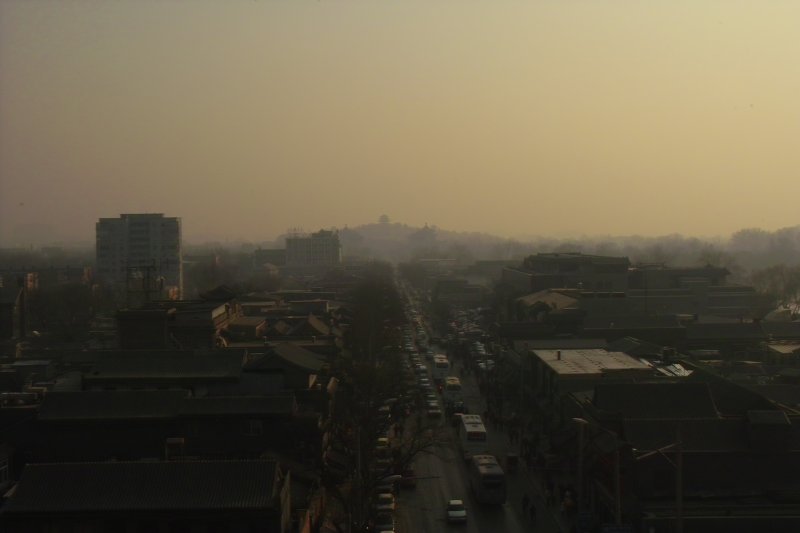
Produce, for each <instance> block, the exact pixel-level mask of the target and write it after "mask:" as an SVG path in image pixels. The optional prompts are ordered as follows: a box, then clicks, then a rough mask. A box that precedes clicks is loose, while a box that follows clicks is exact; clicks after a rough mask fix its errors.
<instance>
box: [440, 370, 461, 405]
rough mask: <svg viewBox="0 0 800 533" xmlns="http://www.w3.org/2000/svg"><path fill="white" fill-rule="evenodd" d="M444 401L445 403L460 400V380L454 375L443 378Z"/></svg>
mask: <svg viewBox="0 0 800 533" xmlns="http://www.w3.org/2000/svg"><path fill="white" fill-rule="evenodd" d="M443 394H444V401H445V403H451V404H452V403H456V402H460V401H461V380H460V379H458V378H457V377H455V376H447V377H446V378H445V379H444V393H443Z"/></svg>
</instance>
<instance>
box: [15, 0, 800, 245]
mask: <svg viewBox="0 0 800 533" xmlns="http://www.w3.org/2000/svg"><path fill="white" fill-rule="evenodd" d="M798 20H800V4H798V3H796V2H728V1H725V2H722V1H705V2H696V1H693V2H689V1H677V2H675V1H671V2H666V1H659V2H646V3H632V2H596V3H595V2H591V3H590V2H538V1H537V2H521V3H517V2H507V3H496V2H488V1H479V2H468V3H461V2H410V3H409V2H402V3H399V2H345V3H342V2H329V1H320V2H267V1H250V2H218V1H194V2H139V1H120V2H89V1H76V2H26V1H13V0H6V1H4V2H3V3H2V4H1V5H0V117H1V118H0V244H26V243H35V244H36V243H44V242H52V241H92V240H93V238H94V224H95V222H96V221H97V219H98V218H100V217H108V216H117V215H118V214H119V213H129V212H131V213H134V212H163V213H167V214H169V215H170V216H178V217H181V218H182V220H183V227H184V236H185V238H186V239H188V240H201V239H223V238H244V239H254V240H258V239H269V238H273V237H275V236H277V235H279V234H281V233H283V232H284V231H286V229H287V228H289V227H295V226H304V227H305V228H306V229H309V230H316V229H319V228H322V227H331V226H338V227H343V226H345V225H351V226H353V225H358V224H363V223H368V222H374V221H376V220H377V219H378V217H379V216H380V215H381V214H383V213H386V214H388V215H389V216H391V219H392V220H397V221H402V222H405V223H408V224H412V225H418V226H421V225H423V224H425V223H429V224H435V225H437V226H438V227H442V228H447V229H451V230H459V231H481V232H487V233H492V234H496V235H500V236H507V237H514V236H519V235H534V234H536V235H548V234H549V235H575V234H610V235H619V234H632V233H637V234H641V235H661V234H668V233H682V234H686V235H728V234H730V233H733V232H735V231H736V230H738V229H741V228H744V227H761V228H764V229H767V230H774V229H775V228H779V227H784V226H790V225H794V224H796V223H797V217H796V215H795V211H796V206H795V204H796V198H797V197H798V194H799V193H800V180H798V179H797V175H796V174H797V169H798V168H800V150H798V149H797V146H798V140H800V100H798V98H797V95H798V93H799V92H800V62H798V61H797V57H796V55H797V54H796V52H797V50H798V49H800V32H797V21H798Z"/></svg>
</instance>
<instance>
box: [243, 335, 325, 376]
mask: <svg viewBox="0 0 800 533" xmlns="http://www.w3.org/2000/svg"><path fill="white" fill-rule="evenodd" d="M276 357H277V358H280V359H282V360H283V361H286V362H288V363H290V364H292V365H293V366H296V367H299V368H302V369H303V370H307V371H309V372H319V371H320V370H322V368H323V367H324V366H325V364H326V362H325V359H324V358H322V357H320V356H318V355H317V354H315V353H314V352H312V351H309V350H306V349H305V348H301V347H300V346H297V345H296V344H294V343H291V342H282V343H280V344H275V345H274V346H273V347H272V349H271V350H270V353H267V354H265V355H264V356H262V357H259V358H258V359H254V360H253V361H251V362H250V363H248V364H247V369H248V370H268V369H271V368H280V367H282V366H283V365H282V364H281V361H279V360H277V359H276Z"/></svg>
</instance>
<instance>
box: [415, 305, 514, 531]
mask: <svg viewBox="0 0 800 533" xmlns="http://www.w3.org/2000/svg"><path fill="white" fill-rule="evenodd" d="M409 318H410V322H412V323H413V324H415V325H416V331H414V332H415V333H416V342H414V338H413V337H412V335H411V331H409V330H406V331H405V334H404V343H403V344H404V346H403V347H404V351H405V352H406V353H407V354H408V357H409V363H410V364H412V365H414V366H413V369H414V372H415V376H416V377H417V379H418V383H419V385H420V387H422V388H423V390H425V398H426V400H425V401H426V408H427V414H428V416H429V417H430V418H440V417H441V414H442V413H441V408H440V407H439V402H438V401H437V398H436V396H435V395H432V394H431V388H432V386H431V385H429V381H428V380H427V376H428V368H426V367H427V366H428V365H425V364H424V363H423V362H422V360H421V357H420V355H421V354H423V353H424V356H425V360H426V361H427V362H429V366H430V377H431V379H432V380H433V385H434V386H435V387H436V390H437V391H438V393H439V394H440V396H441V400H442V404H443V405H444V407H445V413H446V414H447V416H448V418H449V420H451V422H452V425H453V427H454V428H455V431H456V434H457V439H456V442H457V446H458V451H459V452H460V454H461V456H462V458H463V459H464V462H465V465H466V470H467V479H468V484H469V489H470V492H471V494H472V497H473V499H474V501H475V502H477V503H479V504H484V505H502V504H504V503H505V502H506V497H507V483H506V473H505V472H504V471H503V468H502V467H501V466H500V464H499V462H498V460H497V458H496V457H494V456H493V455H490V454H489V439H488V432H487V430H486V427H485V425H484V423H483V420H482V418H481V416H480V415H478V414H472V413H469V412H468V408H467V406H466V405H465V402H464V396H463V386H462V383H461V379H460V378H459V377H457V376H454V375H451V373H452V371H453V366H452V365H451V363H450V361H449V359H448V357H447V355H445V354H441V353H436V351H435V346H430V345H429V344H428V336H427V334H426V332H425V328H424V326H423V323H422V320H421V317H420V315H419V313H417V312H416V311H415V310H410V311H409ZM409 329H410V328H409ZM475 344H476V345H478V343H475ZM480 347H481V348H482V347H483V346H480ZM474 348H475V349H476V351H479V350H478V346H475V347H474ZM478 356H479V357H480V359H481V360H482V362H484V361H487V359H488V358H487V357H486V354H485V352H484V353H483V354H480V353H478ZM489 361H490V360H489ZM484 364H486V363H484ZM489 364H491V363H489ZM487 366H488V365H487ZM446 520H447V522H449V523H462V522H466V521H467V508H466V506H465V503H464V500H463V499H451V500H448V502H447V506H446Z"/></svg>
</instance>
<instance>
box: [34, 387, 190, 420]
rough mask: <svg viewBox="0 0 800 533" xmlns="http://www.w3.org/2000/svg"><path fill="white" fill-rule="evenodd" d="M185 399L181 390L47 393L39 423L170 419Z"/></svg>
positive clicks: (40, 408)
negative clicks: (49, 421) (48, 421)
mask: <svg viewBox="0 0 800 533" xmlns="http://www.w3.org/2000/svg"><path fill="white" fill-rule="evenodd" d="M187 396H188V392H187V391H183V390H163V391H147V390H142V391H79V392H48V393H47V394H46V395H45V397H44V401H43V402H42V405H41V406H40V407H39V420H52V421H56V420H118V419H131V418H139V419H144V418H149V419H153V418H171V417H174V416H177V414H178V413H179V412H180V407H181V404H182V402H183V400H184V398H186V397H187Z"/></svg>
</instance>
